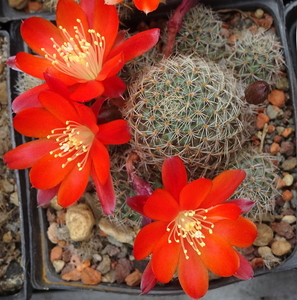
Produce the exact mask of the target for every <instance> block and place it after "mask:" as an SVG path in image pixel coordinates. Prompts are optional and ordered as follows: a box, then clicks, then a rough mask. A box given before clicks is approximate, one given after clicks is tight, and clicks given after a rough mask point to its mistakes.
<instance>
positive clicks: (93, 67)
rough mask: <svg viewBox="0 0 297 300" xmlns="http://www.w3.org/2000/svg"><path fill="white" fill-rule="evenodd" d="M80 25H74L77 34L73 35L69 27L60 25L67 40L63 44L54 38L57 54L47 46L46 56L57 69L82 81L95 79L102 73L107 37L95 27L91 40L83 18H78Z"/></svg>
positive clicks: (90, 33) (91, 33)
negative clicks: (69, 31)
mask: <svg viewBox="0 0 297 300" xmlns="http://www.w3.org/2000/svg"><path fill="white" fill-rule="evenodd" d="M76 21H77V23H78V26H74V27H73V28H74V31H75V35H74V37H73V36H71V35H70V34H69V33H68V31H67V29H65V28H63V27H62V26H59V29H60V30H61V32H62V35H63V37H64V40H65V42H64V43H63V44H62V45H59V44H58V43H56V41H55V40H54V38H51V41H52V42H53V48H54V49H55V50H56V51H57V52H58V57H57V54H56V53H54V54H50V53H49V52H48V51H47V50H46V49H45V48H41V50H42V51H43V52H45V55H44V57H45V58H46V59H48V60H50V61H51V62H52V64H53V65H54V66H55V68H56V69H58V70H59V71H61V72H62V73H65V74H67V75H69V76H72V77H74V78H76V79H80V80H82V81H86V80H87V81H88V80H94V79H96V77H97V75H98V74H99V73H100V71H101V69H102V64H103V55H104V51H105V38H104V36H101V35H100V34H99V33H98V32H96V31H95V30H94V29H89V30H88V33H89V41H90V42H88V38H87V37H86V35H85V31H84V28H83V25H82V23H81V20H79V19H77V20H76Z"/></svg>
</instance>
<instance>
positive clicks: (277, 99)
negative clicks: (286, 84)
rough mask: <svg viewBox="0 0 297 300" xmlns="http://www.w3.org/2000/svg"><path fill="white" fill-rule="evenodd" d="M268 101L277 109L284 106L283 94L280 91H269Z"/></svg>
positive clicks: (284, 98)
mask: <svg viewBox="0 0 297 300" xmlns="http://www.w3.org/2000/svg"><path fill="white" fill-rule="evenodd" d="M268 101H269V102H270V103H272V104H273V105H276V106H278V107H282V106H284V105H285V102H286V95H285V92H284V91H282V90H273V91H271V92H270V94H269V95H268Z"/></svg>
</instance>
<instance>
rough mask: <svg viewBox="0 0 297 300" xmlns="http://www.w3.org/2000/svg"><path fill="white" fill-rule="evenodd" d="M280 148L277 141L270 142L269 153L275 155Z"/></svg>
mask: <svg viewBox="0 0 297 300" xmlns="http://www.w3.org/2000/svg"><path fill="white" fill-rule="evenodd" d="M279 150H280V145H279V144H278V143H272V144H271V146H270V150H269V151H270V153H271V154H272V155H275V154H276V153H278V152H279Z"/></svg>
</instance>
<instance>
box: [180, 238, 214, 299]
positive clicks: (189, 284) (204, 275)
mask: <svg viewBox="0 0 297 300" xmlns="http://www.w3.org/2000/svg"><path fill="white" fill-rule="evenodd" d="M185 249H186V250H187V255H188V256H189V259H186V258H185V254H184V253H183V252H181V253H180V258H179V261H178V280H179V282H180V284H181V286H182V288H183V290H184V292H185V293H186V294H187V295H188V296H189V297H190V298H192V299H200V298H201V297H203V296H204V295H205V294H206V292H207V290H208V271H207V268H206V267H205V265H204V263H203V261H202V260H201V258H200V256H199V255H197V253H196V252H195V251H194V250H193V248H192V247H191V246H190V245H189V244H188V243H185Z"/></svg>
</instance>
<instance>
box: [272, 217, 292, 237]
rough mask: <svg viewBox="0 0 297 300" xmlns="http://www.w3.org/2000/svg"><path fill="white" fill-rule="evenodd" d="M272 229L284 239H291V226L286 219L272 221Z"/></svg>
mask: <svg viewBox="0 0 297 300" xmlns="http://www.w3.org/2000/svg"><path fill="white" fill-rule="evenodd" d="M272 225H273V231H275V232H276V233H277V234H278V235H279V236H283V237H285V238H286V239H291V238H293V237H294V232H293V227H292V226H291V225H290V224H289V223H287V222H286V221H280V222H276V223H273V224H272Z"/></svg>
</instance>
